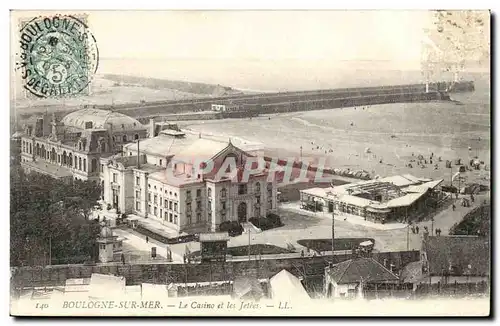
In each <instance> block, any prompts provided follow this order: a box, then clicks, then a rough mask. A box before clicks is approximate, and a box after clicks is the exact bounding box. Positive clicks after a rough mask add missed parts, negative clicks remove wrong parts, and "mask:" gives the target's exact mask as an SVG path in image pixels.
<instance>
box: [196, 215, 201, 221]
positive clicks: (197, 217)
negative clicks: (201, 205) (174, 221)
mask: <svg viewBox="0 0 500 326" xmlns="http://www.w3.org/2000/svg"><path fill="white" fill-rule="evenodd" d="M196 222H198V223H200V222H201V213H198V214H196Z"/></svg>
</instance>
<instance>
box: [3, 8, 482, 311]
mask: <svg viewBox="0 0 500 326" xmlns="http://www.w3.org/2000/svg"><path fill="white" fill-rule="evenodd" d="M10 19H11V24H10V35H11V42H10V55H11V70H10V71H11V79H10V87H11V89H10V94H11V97H10V100H11V102H10V129H11V132H10V135H11V138H10V189H11V190H10V266H11V269H10V271H11V273H10V285H11V294H10V295H11V302H10V313H11V315H13V316H165V317H169V316H250V317H251V316H488V315H489V314H490V291H491V288H490V284H491V241H490V239H491V228H490V219H491V204H490V189H491V179H490V178H491V138H490V135H491V106H490V105H491V99H490V12H489V11H478V10H462V11H454V10H435V11H430V10H429V11H424V10H420V11H401V10H400V11H389V10H372V11H352V10H351V11H347V10H344V11H341V10H324V11H278V10H275V11H216V10H211V11H196V10H175V11H174V10H170V11H119V10H116V11H86V12H85V11H74V12H73V11H72V12H70V11H64V10H61V11H24V10H13V11H11V13H10Z"/></svg>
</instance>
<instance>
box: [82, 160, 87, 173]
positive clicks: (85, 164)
mask: <svg viewBox="0 0 500 326" xmlns="http://www.w3.org/2000/svg"><path fill="white" fill-rule="evenodd" d="M83 172H87V159H86V158H84V159H83Z"/></svg>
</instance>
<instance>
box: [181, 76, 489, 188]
mask: <svg viewBox="0 0 500 326" xmlns="http://www.w3.org/2000/svg"><path fill="white" fill-rule="evenodd" d="M452 99H453V100H455V101H457V102H430V103H397V104H384V105H376V106H368V107H356V108H343V109H331V110H320V111H308V112H295V113H287V114H276V115H269V116H261V117H258V118H252V119H227V120H213V121H186V122H179V124H180V125H181V126H183V127H184V128H188V129H191V130H195V131H197V132H201V133H208V134H213V135H220V136H221V137H238V138H241V139H247V140H248V141H251V142H261V143H263V144H264V146H265V149H266V152H267V153H269V154H274V155H276V156H279V157H280V158H287V157H295V158H298V157H300V151H301V147H302V157H303V158H305V157H308V158H315V159H316V160H318V159H320V158H324V159H326V161H327V165H328V166H331V167H334V168H347V167H348V168H350V169H352V170H360V169H363V170H366V171H368V172H369V173H370V174H371V175H380V176H388V175H394V174H402V173H410V174H413V175H415V176H419V177H430V178H443V179H445V180H450V177H451V174H452V173H455V172H457V169H458V167H456V166H455V165H453V169H452V170H451V171H450V169H449V168H448V169H447V168H446V167H445V161H446V160H455V159H457V158H461V159H462V161H463V162H464V164H466V165H468V163H469V161H470V159H472V158H473V157H475V156H477V157H478V158H479V160H481V161H484V162H485V163H486V164H487V165H490V132H491V126H490V105H489V103H490V98H489V85H486V84H485V83H481V81H479V82H476V91H475V92H472V93H463V94H453V95H452ZM367 149H369V153H367ZM412 154H413V155H414V156H412ZM431 154H433V163H432V164H431V163H430V156H431ZM418 155H422V156H424V159H425V160H427V164H424V166H425V168H422V167H419V166H417V165H416V164H415V162H410V161H411V160H412V159H414V158H416V157H417V156H418ZM439 157H441V160H442V161H441V162H439ZM408 163H412V165H413V167H412V168H409V167H408V166H407V164H408ZM436 163H437V164H438V168H437V169H435V167H434V165H435V164H436ZM466 175H467V178H468V180H467V181H469V182H470V181H472V180H477V179H484V178H487V179H489V175H490V172H489V171H485V170H484V169H483V170H479V171H471V172H468V173H467V174H466Z"/></svg>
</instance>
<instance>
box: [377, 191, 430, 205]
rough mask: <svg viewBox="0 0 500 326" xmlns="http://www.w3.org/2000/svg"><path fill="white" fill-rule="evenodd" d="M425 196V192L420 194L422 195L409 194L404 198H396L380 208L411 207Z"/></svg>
mask: <svg viewBox="0 0 500 326" xmlns="http://www.w3.org/2000/svg"><path fill="white" fill-rule="evenodd" d="M423 195H425V192H420V193H409V194H406V195H404V196H401V197H398V198H394V199H391V200H389V201H388V202H386V203H383V204H380V207H382V208H383V207H388V208H391V207H402V206H410V205H411V204H413V203H414V202H415V201H416V200H417V199H419V198H420V197H422V196H423Z"/></svg>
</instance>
